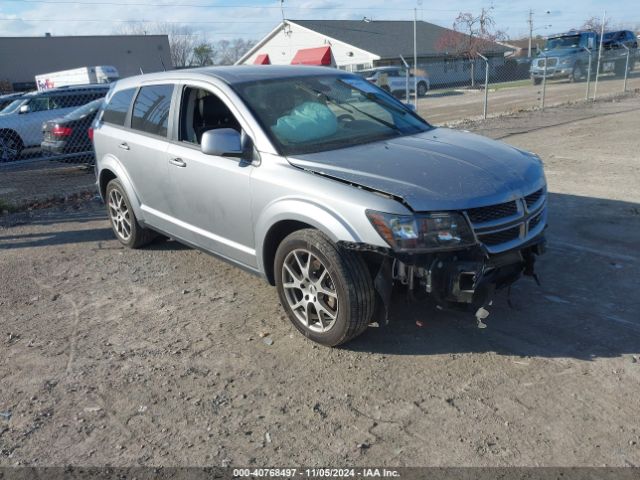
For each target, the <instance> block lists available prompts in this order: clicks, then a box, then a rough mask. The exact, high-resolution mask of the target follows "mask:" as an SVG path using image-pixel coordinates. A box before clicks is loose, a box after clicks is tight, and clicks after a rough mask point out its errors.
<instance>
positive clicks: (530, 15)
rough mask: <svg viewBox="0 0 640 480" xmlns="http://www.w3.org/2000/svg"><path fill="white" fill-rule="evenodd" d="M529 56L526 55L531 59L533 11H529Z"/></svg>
mask: <svg viewBox="0 0 640 480" xmlns="http://www.w3.org/2000/svg"><path fill="white" fill-rule="evenodd" d="M528 23H529V54H528V55H527V56H528V57H529V58H531V42H532V41H533V10H532V9H529V20H528Z"/></svg>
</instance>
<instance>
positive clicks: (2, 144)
mask: <svg viewBox="0 0 640 480" xmlns="http://www.w3.org/2000/svg"><path fill="white" fill-rule="evenodd" d="M18 153H19V150H18V142H17V141H16V140H15V139H13V138H11V137H8V136H2V137H0V160H1V161H3V162H8V161H10V160H16V159H17V158H18Z"/></svg>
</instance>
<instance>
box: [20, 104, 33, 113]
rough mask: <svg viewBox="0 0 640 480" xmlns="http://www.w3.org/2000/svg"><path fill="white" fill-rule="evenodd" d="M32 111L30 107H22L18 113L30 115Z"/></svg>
mask: <svg viewBox="0 0 640 480" xmlns="http://www.w3.org/2000/svg"><path fill="white" fill-rule="evenodd" d="M30 111H31V109H30V108H29V105H21V106H20V110H18V113H29V112H30Z"/></svg>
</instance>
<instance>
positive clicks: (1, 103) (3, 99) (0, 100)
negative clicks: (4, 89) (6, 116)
mask: <svg viewBox="0 0 640 480" xmlns="http://www.w3.org/2000/svg"><path fill="white" fill-rule="evenodd" d="M22 95H23V94H22V93H7V94H5V95H0V112H2V110H4V108H5V107H6V106H7V105H9V104H10V103H13V102H14V101H15V100H17V99H18V98H20V97H21V96H22Z"/></svg>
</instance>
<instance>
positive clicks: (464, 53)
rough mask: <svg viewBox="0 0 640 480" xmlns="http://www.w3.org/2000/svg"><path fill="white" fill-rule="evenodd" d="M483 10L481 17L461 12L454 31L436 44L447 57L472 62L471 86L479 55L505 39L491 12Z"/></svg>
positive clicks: (487, 9)
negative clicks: (463, 58) (450, 56)
mask: <svg viewBox="0 0 640 480" xmlns="http://www.w3.org/2000/svg"><path fill="white" fill-rule="evenodd" d="M492 10H493V7H490V8H483V9H482V10H481V12H480V14H479V15H474V14H473V13H469V12H460V13H459V14H458V16H457V17H456V19H455V20H454V22H453V29H452V30H447V31H446V32H445V33H444V34H443V35H442V36H441V37H440V38H439V39H438V40H437V42H436V48H437V49H438V50H440V51H441V52H444V53H445V55H452V56H454V57H466V58H468V59H469V60H470V61H471V85H472V86H473V85H475V60H476V59H477V58H478V54H479V53H484V52H487V51H490V50H491V49H492V48H495V42H496V41H498V40H502V39H504V38H505V34H504V32H502V31H500V30H497V29H496V22H495V20H494V19H493V16H492V13H491V11H492Z"/></svg>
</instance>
